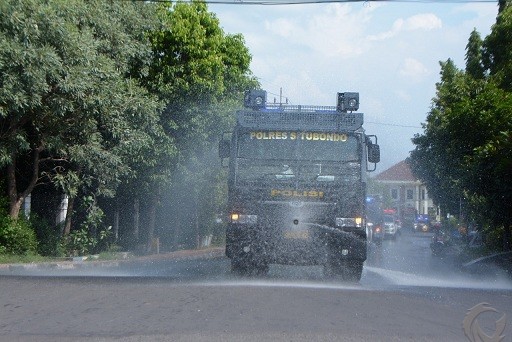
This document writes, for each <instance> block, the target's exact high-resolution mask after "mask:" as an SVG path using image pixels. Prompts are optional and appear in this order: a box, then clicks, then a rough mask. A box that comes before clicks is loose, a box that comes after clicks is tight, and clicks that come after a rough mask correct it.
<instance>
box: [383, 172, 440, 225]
mask: <svg viewBox="0 0 512 342" xmlns="http://www.w3.org/2000/svg"><path fill="white" fill-rule="evenodd" d="M378 183H379V184H380V185H381V188H382V189H384V190H383V191H384V192H386V193H383V194H381V195H382V196H383V198H388V199H389V201H388V204H391V207H392V208H395V209H396V210H397V213H398V215H399V217H400V218H401V219H404V215H405V213H406V212H407V211H409V212H410V211H411V210H412V209H414V211H415V213H416V214H429V213H432V212H436V211H435V208H434V204H433V202H432V199H430V197H429V196H428V192H427V188H426V187H425V186H424V185H423V184H421V183H420V182H407V181H382V180H380V181H378Z"/></svg>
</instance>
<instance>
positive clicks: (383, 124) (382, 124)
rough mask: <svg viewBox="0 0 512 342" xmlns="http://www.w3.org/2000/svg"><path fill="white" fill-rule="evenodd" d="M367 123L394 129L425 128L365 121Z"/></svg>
mask: <svg viewBox="0 0 512 342" xmlns="http://www.w3.org/2000/svg"><path fill="white" fill-rule="evenodd" d="M365 122H366V123H370V124H374V125H380V126H393V127H404V128H423V127H420V126H412V125H399V124H392V123H382V122H375V121H365Z"/></svg>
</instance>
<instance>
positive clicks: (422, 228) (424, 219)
mask: <svg viewBox="0 0 512 342" xmlns="http://www.w3.org/2000/svg"><path fill="white" fill-rule="evenodd" d="M430 230H431V227H430V219H429V217H428V215H424V214H419V215H416V220H414V231H415V232H422V233H426V232H429V231H430Z"/></svg>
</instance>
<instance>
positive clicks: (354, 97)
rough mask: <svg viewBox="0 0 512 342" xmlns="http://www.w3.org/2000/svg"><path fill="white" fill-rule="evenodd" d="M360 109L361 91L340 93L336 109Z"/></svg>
mask: <svg viewBox="0 0 512 342" xmlns="http://www.w3.org/2000/svg"><path fill="white" fill-rule="evenodd" d="M358 109H359V93H338V101H337V103H336V110H337V111H338V112H345V113H346V112H353V111H356V110H358Z"/></svg>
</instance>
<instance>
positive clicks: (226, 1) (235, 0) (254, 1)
mask: <svg viewBox="0 0 512 342" xmlns="http://www.w3.org/2000/svg"><path fill="white" fill-rule="evenodd" d="M124 1H141V2H142V1H144V2H164V3H165V2H172V1H173V0H124ZM193 1H194V0H181V2H184V3H192V2H193ZM203 2H204V3H206V4H215V5H263V6H276V5H277V6H281V5H307V4H324V3H345V2H364V3H371V2H408V3H415V2H416V3H452V4H458V3H460V4H462V3H491V2H494V3H495V2H497V1H496V0H286V1H279V0H274V1H269V0H203Z"/></svg>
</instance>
